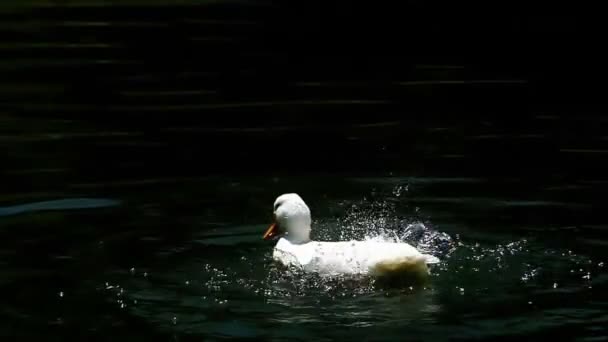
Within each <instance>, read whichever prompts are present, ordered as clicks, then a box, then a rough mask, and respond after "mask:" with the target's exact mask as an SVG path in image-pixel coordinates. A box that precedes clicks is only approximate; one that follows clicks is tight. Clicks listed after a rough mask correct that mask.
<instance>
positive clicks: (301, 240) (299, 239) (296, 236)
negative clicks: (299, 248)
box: [285, 230, 310, 245]
mask: <svg viewBox="0 0 608 342" xmlns="http://www.w3.org/2000/svg"><path fill="white" fill-rule="evenodd" d="M285 239H286V240H287V241H289V242H290V243H292V244H294V245H301V244H305V243H308V242H310V233H309V231H308V230H307V231H302V232H288V233H287V234H285Z"/></svg>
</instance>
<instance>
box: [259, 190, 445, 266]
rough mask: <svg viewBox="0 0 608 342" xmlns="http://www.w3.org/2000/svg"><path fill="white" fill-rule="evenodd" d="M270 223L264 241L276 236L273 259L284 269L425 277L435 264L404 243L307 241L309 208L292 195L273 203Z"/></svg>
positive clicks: (279, 198)
mask: <svg viewBox="0 0 608 342" xmlns="http://www.w3.org/2000/svg"><path fill="white" fill-rule="evenodd" d="M273 216H274V222H273V223H272V224H271V225H270V227H269V228H268V230H266V233H265V234H264V237H263V238H264V239H265V240H270V239H273V238H276V237H280V239H279V241H278V242H277V244H276V246H275V248H274V252H273V258H274V259H275V260H277V261H279V262H280V263H282V264H284V265H286V266H296V267H299V268H301V269H303V270H305V271H312V272H317V273H325V274H369V275H375V276H383V275H393V274H400V275H403V274H405V275H408V274H412V275H427V274H428V273H429V270H428V266H427V264H433V263H437V262H439V259H437V258H436V257H434V256H432V255H428V254H423V253H421V252H419V251H418V250H417V249H416V248H414V247H413V246H411V245H409V244H407V243H395V242H377V241H339V242H319V241H311V240H310V231H311V216H310V209H309V208H308V206H307V205H306V203H305V202H304V200H302V198H301V197H300V196H299V195H297V194H294V193H291V194H283V195H281V196H279V197H277V199H276V200H275V202H274V215H273Z"/></svg>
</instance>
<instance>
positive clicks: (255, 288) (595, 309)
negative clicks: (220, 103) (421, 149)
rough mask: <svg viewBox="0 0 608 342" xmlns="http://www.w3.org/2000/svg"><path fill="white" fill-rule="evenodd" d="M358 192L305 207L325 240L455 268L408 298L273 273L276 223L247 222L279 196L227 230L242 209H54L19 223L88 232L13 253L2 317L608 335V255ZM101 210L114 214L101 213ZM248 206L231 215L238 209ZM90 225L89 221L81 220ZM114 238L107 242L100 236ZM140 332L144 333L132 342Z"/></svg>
mask: <svg viewBox="0 0 608 342" xmlns="http://www.w3.org/2000/svg"><path fill="white" fill-rule="evenodd" d="M361 181H362V180H360V179H359V180H356V179H352V180H347V181H344V182H345V184H351V185H353V184H359V185H357V186H358V187H360V188H362V189H364V188H367V189H368V191H367V194H366V195H361V196H353V195H344V196H343V197H341V198H339V196H337V195H335V196H334V197H333V198H330V197H324V196H321V197H315V196H313V197H312V198H305V199H306V200H307V201H308V202H309V203H310V204H311V207H312V208H313V217H314V227H313V238H315V239H319V240H348V239H382V240H390V241H406V242H409V243H411V244H413V245H415V246H417V247H418V248H420V249H421V250H424V251H426V252H429V253H431V254H434V255H436V256H438V257H439V258H440V259H441V260H442V261H441V263H440V264H437V265H434V266H433V267H432V268H431V276H430V279H429V282H428V283H426V284H424V285H421V286H416V287H410V286H399V285H396V284H384V283H378V282H377V281H376V279H374V278H372V277H366V276H332V277H322V276H319V275H316V274H307V273H302V272H300V271H298V270H290V269H285V268H283V267H281V266H279V265H277V264H275V263H274V262H273V261H272V259H271V253H272V247H273V246H272V243H268V242H265V241H263V240H262V239H261V235H262V233H263V231H264V228H265V227H266V224H267V223H268V222H263V218H264V217H270V214H269V213H268V212H259V213H257V214H254V213H253V211H250V209H251V210H253V209H255V210H261V211H268V210H271V208H272V206H271V204H272V199H273V198H272V196H274V195H275V193H274V192H272V191H270V192H268V193H265V194H262V193H260V192H259V190H254V192H255V193H256V194H258V195H260V196H261V198H266V199H270V200H271V201H270V202H259V203H256V205H254V207H255V208H249V209H248V208H242V210H244V211H245V213H244V214H243V213H241V214H239V215H238V217H230V216H229V215H228V216H223V221H222V220H221V217H219V216H218V215H219V214H220V213H222V211H223V210H225V213H228V212H230V210H231V208H229V207H223V206H222V205H218V206H216V207H214V208H213V210H212V211H210V210H211V209H210V208H209V207H206V208H202V207H201V208H194V207H193V208H192V210H184V211H183V212H182V213H183V217H181V218H180V217H172V218H171V219H168V218H167V217H166V216H164V215H166V214H165V213H163V204H161V203H162V202H159V203H158V204H157V205H152V204H147V205H143V203H139V204H133V202H134V201H135V198H131V201H130V202H131V204H119V202H113V201H107V200H103V201H101V200H100V202H94V201H93V200H92V199H89V200H87V201H84V202H83V205H84V207H85V209H78V208H77V206H74V205H72V204H73V203H72V202H65V201H64V202H58V203H59V204H62V205H58V204H57V203H55V204H54V205H49V203H47V202H42V203H43V205H44V209H46V211H45V210H43V211H41V212H37V213H38V214H36V213H31V214H30V215H32V216H29V217H27V218H24V217H23V216H19V215H16V216H15V217H13V220H17V219H22V220H23V219H27V220H36V219H37V217H38V218H39V217H40V216H39V215H50V216H49V217H48V218H46V219H47V220H49V222H51V223H50V225H52V222H53V219H52V215H53V214H54V213H56V212H57V211H58V212H60V213H62V214H64V215H68V213H70V212H73V214H72V215H74V216H63V218H62V219H61V220H60V221H59V222H61V223H65V222H69V221H72V222H71V224H72V225H73V228H76V227H79V228H78V229H80V230H81V231H80V232H79V231H72V232H71V233H69V234H67V233H66V234H63V235H62V236H63V237H62V238H57V239H58V240H55V241H56V243H57V245H58V246H61V247H57V248H56V250H55V251H54V248H52V247H51V248H50V250H49V251H45V252H44V253H43V252H42V251H37V250H33V249H29V251H30V252H31V253H32V255H30V256H27V257H25V260H21V257H20V254H19V253H20V251H21V250H20V251H19V252H18V251H17V250H14V251H11V250H3V251H2V253H3V255H5V258H4V260H5V269H4V272H6V273H5V275H4V276H3V278H2V282H3V283H4V286H3V287H4V289H5V295H6V296H7V304H6V305H5V306H4V315H5V316H8V317H12V319H13V320H15V319H17V318H18V317H22V318H24V319H26V322H27V323H23V324H24V327H30V328H31V327H34V328H36V329H40V327H45V328H44V329H45V330H49V331H52V332H53V333H55V334H58V335H57V336H63V337H65V336H66V334H67V336H72V335H71V334H72V331H73V330H74V329H75V328H78V329H84V330H86V331H88V332H87V333H96V332H97V333H100V334H104V333H108V334H116V336H117V338H119V337H120V338H128V336H131V335H130V334H133V336H142V335H143V336H156V337H158V336H172V338H176V339H186V340H187V339H188V338H192V339H196V338H200V337H204V338H206V339H208V338H261V339H273V340H287V339H289V340H310V339H320V340H323V339H335V338H339V339H342V338H357V337H359V336H361V334H365V337H366V339H367V340H394V339H396V338H403V337H407V336H415V338H414V339H416V340H445V339H459V338H460V339H470V338H482V339H485V338H487V339H492V338H495V337H505V336H512V337H516V336H550V335H556V336H562V337H568V338H571V337H580V338H582V337H586V338H594V337H601V336H603V335H604V332H605V330H604V329H605V328H604V327H605V326H606V324H608V314H607V313H606V307H607V304H608V298H607V296H606V289H607V286H608V272H607V269H608V266H607V265H606V264H605V262H606V259H604V258H603V257H602V254H601V253H599V254H598V253H591V254H586V248H584V247H583V248H580V247H581V246H580V245H579V248H577V249H574V248H570V247H569V246H568V243H563V244H559V243H558V244H556V243H555V242H552V240H551V239H550V237H547V236H546V234H544V233H541V234H536V233H512V234H507V233H496V232H494V233H493V232H491V231H489V232H483V231H480V230H478V229H475V230H472V229H466V228H463V227H462V226H460V225H455V224H454V221H453V220H452V221H449V220H443V221H442V220H437V221H435V220H433V215H432V212H433V210H428V212H429V213H430V214H425V209H424V207H419V206H412V205H409V204H408V198H411V197H412V196H416V193H414V192H410V191H409V188H408V187H409V186H410V185H408V184H410V183H411V184H415V183H416V181H414V180H410V181H409V183H408V181H407V180H406V179H401V180H397V182H398V183H399V184H397V185H395V184H394V182H393V181H389V182H385V183H384V184H383V185H378V183H377V182H375V181H373V180H369V181H367V182H364V185H363V186H361V185H360V184H361ZM275 182H277V181H276V180H275ZM286 182H287V183H286ZM278 183H279V186H277V188H280V187H281V186H280V184H283V185H286V184H289V185H290V188H292V187H293V186H301V185H303V184H302V181H301V180H299V181H298V180H296V181H278ZM304 183H305V182H304ZM204 184H207V183H204ZM209 184H211V183H209ZM247 184H248V185H245V184H243V186H251V187H254V188H255V187H256V185H255V181H253V182H248V183H247ZM260 189H261V188H260ZM418 189H421V188H420V187H418ZM275 190H276V189H275ZM275 190H273V191H275ZM227 191H228V192H229V193H232V194H234V193H237V192H238V190H236V189H233V190H227ZM250 191H251V189H250ZM201 194H202V193H201ZM139 200H141V201H143V199H141V198H140V199H139ZM195 201H196V200H195ZM95 203H98V204H112V206H111V207H110V208H106V207H102V208H97V206H94V205H93V204H95ZM125 203H129V201H126V202H125ZM225 203H226V204H229V203H230V202H225ZM243 203H244V201H243V200H242V199H241V200H234V205H237V206H238V205H243ZM65 204H69V205H68V206H67V207H66V206H65ZM166 205H168V206H169V205H170V204H168V203H167V204H166ZM91 207H93V208H91ZM100 207H101V206H100ZM30 209H32V208H30ZM125 209H127V210H125ZM79 210H89V211H85V212H82V214H81V216H79V215H78V212H79ZM95 210H105V212H102V213H99V212H96V211H95ZM164 210H168V209H167V208H165V209H164ZM132 211H133V212H135V213H136V214H135V215H134V214H133V213H132ZM21 214H23V213H21ZM37 215H38V216H37ZM249 215H250V216H249ZM103 216H105V218H103ZM70 217H71V218H70ZM212 217H215V218H216V220H213V219H211V218H212ZM130 220H135V221H130ZM442 222H443V223H442ZM133 224H134V225H135V226H132V225H133ZM147 224H149V226H146V225H147ZM88 225H91V226H93V227H96V228H95V229H90V228H87V226H88ZM111 225H118V227H116V228H112V227H111ZM102 226H104V227H105V228H104V229H106V230H107V231H106V232H104V233H100V232H99V231H97V230H99V229H100V227H102ZM130 226H131V227H132V228H131V229H130V230H126V229H124V228H125V227H130ZM178 228H179V229H178ZM54 229H58V227H54ZM488 229H491V228H490V227H489V228H488ZM176 231H178V232H176ZM5 234H6V233H5ZM13 234H16V233H13ZM21 234H24V235H26V236H30V239H36V238H39V239H44V240H45V242H44V243H48V242H49V239H52V237H50V236H44V232H42V233H41V234H42V235H43V236H38V237H36V236H34V235H35V234H34V233H33V232H32V233H21ZM79 234H80V237H78V239H79V242H78V243H77V244H72V242H70V241H69V240H70V239H76V237H75V236H77V235H79ZM28 244H29V245H31V246H39V247H40V246H42V244H41V243H39V244H36V242H34V241H30V242H27V241H24V242H23V247H24V249H22V250H23V251H27V250H28V249H27V246H28ZM59 250H62V251H63V254H61V255H60V254H57V253H56V252H58V251H59ZM46 253H49V254H50V256H43V254H46ZM6 260H9V261H8V262H7V261H6ZM20 260H21V261H20ZM28 260H29V261H28ZM42 265H44V267H42ZM133 326H135V327H139V328H140V329H142V330H137V332H131V333H129V332H128V331H129V330H132V329H133V328H132V327H133ZM78 329H77V330H78ZM13 331H17V329H15V330H13ZM19 333H20V334H21V335H22V336H29V335H28V334H33V333H34V332H33V331H27V330H21V331H20V332H19Z"/></svg>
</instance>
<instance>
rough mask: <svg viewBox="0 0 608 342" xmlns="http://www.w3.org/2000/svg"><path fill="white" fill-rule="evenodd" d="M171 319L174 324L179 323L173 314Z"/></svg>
mask: <svg viewBox="0 0 608 342" xmlns="http://www.w3.org/2000/svg"><path fill="white" fill-rule="evenodd" d="M171 321H172V322H173V325H175V324H177V317H175V316H173V319H172V320H171Z"/></svg>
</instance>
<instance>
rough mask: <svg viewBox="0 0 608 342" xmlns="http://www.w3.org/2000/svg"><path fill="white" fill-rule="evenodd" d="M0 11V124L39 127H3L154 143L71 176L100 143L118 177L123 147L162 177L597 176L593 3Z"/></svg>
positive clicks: (597, 36)
mask: <svg viewBox="0 0 608 342" xmlns="http://www.w3.org/2000/svg"><path fill="white" fill-rule="evenodd" d="M0 11H1V18H0V19H1V20H0V22H1V24H0V37H1V39H2V44H1V46H0V49H1V56H0V58H1V60H0V70H1V71H0V72H1V75H2V77H1V79H0V82H1V83H0V87H1V89H2V92H1V94H2V95H1V96H2V102H1V104H2V107H1V109H2V115H3V116H4V117H6V118H7V119H5V124H3V126H2V128H3V130H7V132H5V134H10V135H15V136H17V135H23V134H28V133H32V134H38V133H42V134H46V133H48V128H49V127H50V126H51V125H52V124H49V123H48V121H27V122H26V121H22V122H16V120H17V121H18V120H36V119H40V120H53V122H54V123H58V122H59V124H58V125H59V126H61V127H58V128H57V129H58V130H59V131H61V130H63V133H65V136H63V138H64V139H69V140H70V143H72V144H75V143H78V141H79V140H80V141H81V140H83V139H84V140H86V139H87V137H86V133H84V134H83V133H82V132H81V130H82V129H81V128H82V127H86V130H87V132H90V131H97V132H104V131H116V130H118V131H122V132H130V133H132V134H131V135H130V138H129V140H130V142H131V143H136V142H141V144H148V145H150V146H151V145H153V144H154V143H157V145H156V148H154V147H150V148H149V149H142V150H139V151H137V152H133V151H132V150H131V151H130V150H129V148H109V147H107V146H106V147H100V146H96V147H93V146H90V148H91V150H90V151H88V152H87V153H86V154H95V155H97V156H96V157H95V158H78V160H77V161H75V163H76V165H73V166H77V167H78V168H80V169H81V170H80V171H79V172H78V174H89V175H91V174H92V173H95V172H96V170H97V171H99V167H98V166H99V165H98V164H97V161H98V158H105V156H109V155H111V156H112V157H111V159H112V160H113V161H114V162H112V163H107V164H105V167H104V168H103V174H107V173H108V172H113V171H116V172H123V171H124V170H115V168H116V167H118V166H117V165H119V164H120V163H121V160H124V162H125V163H126V162H127V161H128V160H131V161H132V160H133V157H134V155H132V154H130V153H136V154H137V155H139V156H140V157H141V158H144V159H146V160H147V165H148V166H149V167H148V171H149V170H152V169H154V170H156V171H157V172H159V173H167V174H175V173H177V174H184V173H194V174H209V173H215V174H217V173H219V174H226V173H241V174H263V175H268V174H275V173H294V172H295V173H302V172H304V173H306V172H315V173H317V172H321V173H325V172H330V173H332V172H349V173H367V172H373V173H382V174H384V173H386V174H388V173H390V172H396V173H405V174H412V173H424V174H426V175H428V174H450V175H457V174H470V173H476V174H479V175H484V176H492V175H495V174H502V175H504V174H512V173H515V174H526V175H534V174H544V175H548V174H551V173H553V171H554V170H555V169H556V168H557V169H559V168H563V167H565V166H567V165H569V164H571V163H577V164H580V165H579V167H577V168H576V169H572V171H573V172H579V171H578V170H581V169H582V170H584V171H580V172H584V173H585V174H586V175H590V174H592V175H594V176H603V175H604V174H605V168H604V163H603V161H604V157H605V155H606V154H605V153H604V152H602V151H603V148H604V147H605V144H606V141H607V140H605V138H604V137H603V131H604V125H605V117H604V108H605V101H604V99H603V92H604V84H603V83H604V80H603V77H604V75H605V69H606V65H605V61H604V58H603V57H604V54H603V51H602V50H603V47H602V37H603V30H602V28H603V27H602V20H601V18H599V17H598V16H597V15H598V14H599V13H600V12H599V11H597V9H593V8H587V7H584V6H582V5H575V4H573V3H568V4H555V3H535V4H528V3H524V2H521V3H519V2H508V3H507V2H500V3H492V4H488V3H482V2H473V3H467V4H463V3H453V2H438V1H407V2H400V3H399V4H396V3H389V2H381V3H373V4H372V3H357V4H355V3H351V2H340V1H335V2H321V1H294V2H272V1H220V2H213V1H209V2H196V1H191V2H180V3H179V4H177V5H168V2H167V3H162V2H159V1H155V2H144V1H126V2H120V4H119V2H101V1H83V2H79V1H56V2H51V1H38V2H35V1H30V2H16V1H14V2H8V3H7V2H3V5H1V6H0ZM8 118H10V120H9V119H8ZM61 120H63V121H61ZM66 120H72V121H70V122H71V124H65V122H67V121H66ZM32 122H38V123H39V124H35V125H34V124H32ZM62 122H63V124H62ZM70 125H71V127H67V126H70ZM450 125H452V126H453V127H452V126H450ZM34 126H38V127H34ZM40 126H42V127H44V128H41V127H40ZM75 126H78V130H79V132H80V135H77V136H72V137H71V138H66V137H67V136H69V134H68V133H69V132H66V130H67V131H69V130H71V129H76V128H72V127H75ZM429 127H431V128H437V130H435V131H433V130H432V129H428V128H429ZM445 127H452V128H453V129H450V130H443V131H442V130H441V128H445ZM36 129H38V131H36ZM362 132H363V133H362ZM135 133H136V134H135ZM495 135H498V138H497V137H494V136H495ZM467 136H469V138H467ZM470 136H477V137H478V138H471V137H470ZM89 138H90V137H89ZM6 139H7V138H6V137H5V140H6ZM61 139H62V138H57V137H56V140H61ZM124 139H125V137H121V136H116V135H114V136H106V137H104V138H103V140H104V141H108V142H111V143H114V144H120V141H121V140H124ZM438 141H441V142H442V143H441V144H440V146H437V147H436V148H431V145H433V143H435V142H438ZM161 145H162V146H161ZM123 147H124V146H123ZM6 148H8V149H13V148H15V146H10V145H9V146H6ZM146 150H148V151H151V152H150V153H151V154H154V155H156V156H157V157H156V158H146V157H145V156H144V155H142V153H143V154H145V153H147V152H146ZM564 150H565V151H564ZM588 150H599V151H598V152H595V153H594V152H589V151H588ZM292 151H298V154H299V156H298V157H295V155H294V154H292V153H291V152H292ZM568 151H569V152H568ZM581 151H587V152H581ZM9 154H10V153H9ZM5 155H6V154H5ZM438 155H447V156H455V157H456V158H447V159H449V160H448V161H446V158H439V159H438V158H436V157H437V156H438ZM462 156H464V160H463V158H462ZM108 158H109V157H108ZM136 158H138V157H136ZM406 159H407V160H406ZM154 160H157V161H158V163H156V164H154V163H155V162H154ZM362 160H364V161H366V162H361V161H362ZM15 163H18V161H16V160H10V159H9V161H8V163H3V164H4V165H6V164H13V165H14V164H15ZM472 165H475V167H471V166H472ZM97 176H102V175H95V176H94V177H97Z"/></svg>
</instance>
